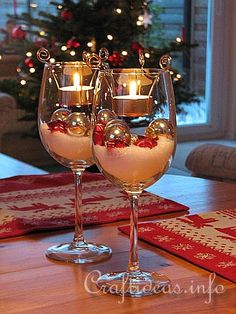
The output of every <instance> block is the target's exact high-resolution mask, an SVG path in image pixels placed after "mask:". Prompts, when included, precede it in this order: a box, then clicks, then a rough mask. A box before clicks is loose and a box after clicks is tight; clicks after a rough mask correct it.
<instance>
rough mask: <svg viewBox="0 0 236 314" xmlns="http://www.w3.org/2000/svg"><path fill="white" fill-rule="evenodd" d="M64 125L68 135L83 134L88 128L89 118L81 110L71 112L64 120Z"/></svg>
mask: <svg viewBox="0 0 236 314" xmlns="http://www.w3.org/2000/svg"><path fill="white" fill-rule="evenodd" d="M66 125H67V131H68V133H69V134H70V135H76V136H84V135H86V134H87V133H88V131H89V129H90V122H89V118H88V117H87V116H86V115H85V113H82V112H73V113H71V114H70V115H69V116H68V118H67V120H66Z"/></svg>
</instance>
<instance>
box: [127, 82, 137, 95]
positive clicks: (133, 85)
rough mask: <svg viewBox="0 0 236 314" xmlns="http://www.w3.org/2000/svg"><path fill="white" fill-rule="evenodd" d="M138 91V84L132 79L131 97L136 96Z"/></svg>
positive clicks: (130, 85)
mask: <svg viewBox="0 0 236 314" xmlns="http://www.w3.org/2000/svg"><path fill="white" fill-rule="evenodd" d="M136 91H137V85H136V82H135V81H131V82H130V84H129V94H130V96H131V97H135V96H136Z"/></svg>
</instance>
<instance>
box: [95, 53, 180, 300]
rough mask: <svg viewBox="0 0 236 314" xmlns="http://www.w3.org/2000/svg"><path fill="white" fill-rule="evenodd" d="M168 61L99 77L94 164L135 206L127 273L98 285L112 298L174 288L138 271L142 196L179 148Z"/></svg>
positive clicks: (165, 280)
mask: <svg viewBox="0 0 236 314" xmlns="http://www.w3.org/2000/svg"><path fill="white" fill-rule="evenodd" d="M166 58H167V61H168V60H169V59H168V57H167V56H165V60H164V58H163V59H162V60H161V65H162V69H147V68H143V69H113V70H112V69H111V70H104V71H100V73H99V75H98V78H97V83H96V88H95V97H94V107H93V108H94V114H95V115H96V123H95V127H94V131H93V154H94V158H95V162H96V164H97V165H98V167H99V169H100V170H101V172H102V173H103V174H104V175H105V176H106V177H107V178H108V179H109V180H110V181H111V182H113V183H114V184H116V185H118V186H119V187H120V188H122V189H123V190H124V191H125V192H126V193H127V195H128V197H129V200H130V204H131V216H130V253H129V264H128V268H127V270H126V271H123V272H115V273H114V272H112V273H105V274H103V275H102V276H101V277H100V278H99V279H98V280H97V285H98V286H99V287H100V288H101V289H102V290H103V291H104V290H107V291H109V292H111V293H113V294H122V295H129V296H132V297H140V296H144V295H152V294H154V293H158V292H160V291H161V290H162V289H164V288H165V287H166V286H167V285H169V284H170V281H169V279H168V278H167V277H166V276H164V275H160V274H159V273H156V272H148V271H143V270H141V269H140V266H139V257H138V248H137V242H138V240H137V236H138V230H137V222H138V200H139V197H140V195H141V193H142V191H143V190H144V189H145V188H147V187H148V186H150V185H152V184H153V183H154V182H156V181H157V180H159V179H160V177H161V176H162V175H163V174H164V173H165V172H166V170H167V169H168V167H169V165H170V163H171V160H172V158H173V156H174V152H175V146H176V122H175V101H174V94H173V89H172V82H171V77H170V74H169V71H168V62H167V61H166ZM140 126H141V127H140Z"/></svg>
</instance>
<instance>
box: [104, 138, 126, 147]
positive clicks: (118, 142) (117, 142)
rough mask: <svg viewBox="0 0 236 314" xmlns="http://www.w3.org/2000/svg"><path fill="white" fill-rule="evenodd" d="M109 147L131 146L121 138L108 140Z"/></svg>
mask: <svg viewBox="0 0 236 314" xmlns="http://www.w3.org/2000/svg"><path fill="white" fill-rule="evenodd" d="M106 146H107V148H124V147H127V146H129V145H128V144H127V143H126V142H124V141H121V140H113V141H111V140H110V141H107V142H106Z"/></svg>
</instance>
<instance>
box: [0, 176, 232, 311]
mask: <svg viewBox="0 0 236 314" xmlns="http://www.w3.org/2000/svg"><path fill="white" fill-rule="evenodd" d="M150 191H152V192H155V193H157V194H159V195H161V196H164V197H167V198H171V199H174V200H176V201H178V202H181V203H183V204H186V205H188V206H189V207H190V213H198V212H204V211H215V210H220V209H224V208H235V207H236V184H235V185H234V184H227V183H221V182H215V181H208V180H204V179H199V178H192V177H182V176H174V175H165V176H164V177H163V178H162V179H161V180H160V181H159V182H158V183H157V184H155V185H154V186H153V187H151V188H150ZM181 214H183V213H178V214H168V215H162V216H159V217H156V218H163V217H165V218H167V217H174V216H176V215H181ZM149 219H150V218H149ZM151 219H152V220H153V218H151ZM126 223H127V221H125V222H124V221H123V222H119V223H112V224H107V225H99V226H95V227H90V228H86V231H85V236H86V239H88V240H95V241H97V242H100V243H106V244H107V245H109V246H111V247H112V249H113V256H112V258H111V259H110V260H108V261H105V262H103V263H99V264H90V265H73V264H63V263H61V262H53V261H51V260H49V259H47V258H46V257H45V256H44V251H45V249H46V248H48V247H49V246H51V245H53V244H56V243H60V242H62V241H69V240H71V238H72V232H68V231H57V232H44V233H34V234H30V235H27V236H22V237H17V238H11V239H5V240H2V241H0V248H1V251H0V252H1V255H0V272H1V276H0V282H1V284H0V286H1V292H0V302H1V303H0V304H1V305H0V313H2V314H8V313H24V314H28V313H29V314H34V313H40V314H44V313H47V314H49V313H58V314H60V313H68V314H74V313H102V314H103V313H149V314H151V313H165V314H168V313H175V314H176V313H205V314H208V313H220V314H222V313H224V314H226V313H235V309H236V301H235V300H236V298H235V297H236V285H235V284H233V283H232V282H230V281H228V280H226V279H223V278H222V277H219V276H216V278H215V280H214V283H213V287H212V289H213V288H214V287H216V286H218V285H223V286H224V289H225V292H224V293H223V294H218V295H217V294H216V293H215V294H213V295H211V299H210V297H209V294H207V293H206V292H205V294H204V293H202V292H201V291H202V290H201V289H200V292H199V293H196V292H195V293H191V287H192V289H196V287H197V286H198V285H204V287H205V289H207V288H208V287H209V275H210V273H209V272H208V271H206V270H203V269H201V268H199V267H197V266H194V265H192V264H191V263H189V262H187V261H184V260H183V259H181V258H178V257H175V256H173V255H172V254H169V253H167V252H165V251H163V250H161V249H158V248H155V247H153V246H151V245H148V244H146V243H144V242H141V241H140V243H139V244H140V260H141V266H142V268H143V269H147V270H154V271H159V272H161V273H163V274H166V275H168V276H169V278H171V280H172V283H173V286H175V285H176V284H177V285H178V286H179V287H181V289H184V290H186V291H187V292H186V293H183V292H182V293H180V294H178V293H177V292H178V291H177V292H176V293H172V294H160V295H156V296H151V297H145V298H140V299H135V298H125V300H122V298H121V297H119V296H114V295H104V294H102V293H100V292H97V289H96V287H95V285H90V284H88V286H89V289H91V290H92V291H93V292H94V293H89V292H87V291H86V289H85V286H84V283H85V280H86V276H87V275H88V273H89V272H91V271H94V270H99V271H101V272H105V271H120V270H124V269H126V266H127V261H128V249H129V240H128V238H127V236H125V235H122V234H120V233H119V232H118V231H117V226H118V225H122V224H126ZM90 280H91V278H90ZM90 280H87V282H88V283H90ZM209 300H210V302H209ZM208 302H209V304H208Z"/></svg>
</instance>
